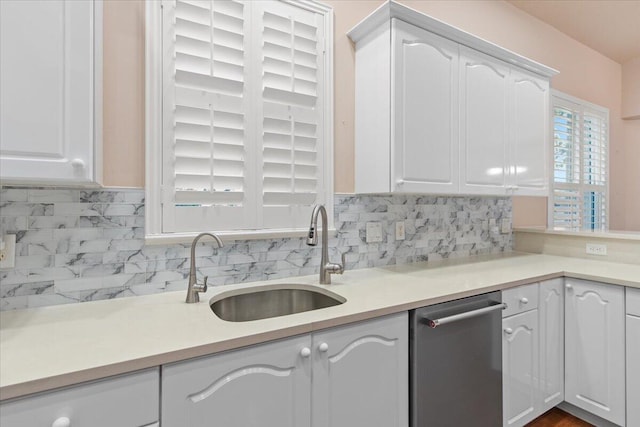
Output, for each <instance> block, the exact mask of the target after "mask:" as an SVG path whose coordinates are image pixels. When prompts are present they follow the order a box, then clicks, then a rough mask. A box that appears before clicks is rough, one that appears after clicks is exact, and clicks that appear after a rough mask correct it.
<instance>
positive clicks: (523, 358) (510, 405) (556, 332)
mask: <svg viewBox="0 0 640 427" xmlns="http://www.w3.org/2000/svg"><path fill="white" fill-rule="evenodd" d="M502 301H503V302H505V303H506V304H507V308H506V309H505V310H504V312H503V316H504V318H503V320H502V323H503V335H502V337H503V341H502V355H503V356H502V365H503V412H504V422H503V425H504V426H523V425H525V424H526V423H528V422H529V421H531V420H533V419H535V418H536V417H538V416H540V415H541V414H542V413H544V412H545V411H547V410H549V409H550V408H552V407H554V406H556V405H557V404H558V403H560V402H562V401H563V399H564V303H563V301H564V289H563V279H553V280H548V281H545V282H541V283H539V284H538V283H534V284H531V285H525V286H519V287H517V288H512V289H508V290H506V291H503V293H502Z"/></svg>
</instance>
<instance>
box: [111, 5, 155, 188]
mask: <svg viewBox="0 0 640 427" xmlns="http://www.w3.org/2000/svg"><path fill="white" fill-rule="evenodd" d="M103 15H104V59H103V61H104V84H103V96H104V106H103V121H104V123H103V126H104V133H103V146H104V165H103V167H104V185H106V186H111V187H144V20H145V11H144V0H128V1H120V0H107V1H105V2H104V13H103Z"/></svg>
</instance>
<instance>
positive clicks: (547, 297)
mask: <svg viewBox="0 0 640 427" xmlns="http://www.w3.org/2000/svg"><path fill="white" fill-rule="evenodd" d="M563 285H564V280H563V279H554V280H548V281H546V282H541V283H540V297H539V299H538V300H539V302H538V312H539V322H540V323H539V325H540V404H541V406H542V408H541V410H540V412H545V411H547V410H549V409H551V408H553V407H554V406H556V405H558V404H559V403H560V402H562V401H563V400H564V286H563Z"/></svg>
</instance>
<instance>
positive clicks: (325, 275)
mask: <svg viewBox="0 0 640 427" xmlns="http://www.w3.org/2000/svg"><path fill="white" fill-rule="evenodd" d="M318 214H320V216H322V257H321V258H320V284H322V285H329V284H331V275H332V274H342V273H344V266H345V255H346V253H343V254H342V264H336V263H332V262H329V244H328V242H329V230H327V210H326V209H325V208H324V206H322V205H315V206H314V207H313V212H312V213H311V226H310V227H309V236H308V237H307V245H309V246H316V245H317V244H318Z"/></svg>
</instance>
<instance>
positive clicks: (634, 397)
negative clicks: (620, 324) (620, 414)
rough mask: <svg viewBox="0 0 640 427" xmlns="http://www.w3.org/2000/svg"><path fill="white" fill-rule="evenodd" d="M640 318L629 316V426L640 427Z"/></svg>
mask: <svg viewBox="0 0 640 427" xmlns="http://www.w3.org/2000/svg"><path fill="white" fill-rule="evenodd" d="M638 402H640V316H632V315H630V314H628V315H627V425H628V426H629V427H634V426H640V405H638Z"/></svg>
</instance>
